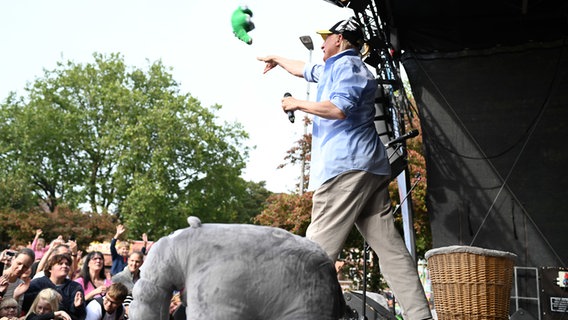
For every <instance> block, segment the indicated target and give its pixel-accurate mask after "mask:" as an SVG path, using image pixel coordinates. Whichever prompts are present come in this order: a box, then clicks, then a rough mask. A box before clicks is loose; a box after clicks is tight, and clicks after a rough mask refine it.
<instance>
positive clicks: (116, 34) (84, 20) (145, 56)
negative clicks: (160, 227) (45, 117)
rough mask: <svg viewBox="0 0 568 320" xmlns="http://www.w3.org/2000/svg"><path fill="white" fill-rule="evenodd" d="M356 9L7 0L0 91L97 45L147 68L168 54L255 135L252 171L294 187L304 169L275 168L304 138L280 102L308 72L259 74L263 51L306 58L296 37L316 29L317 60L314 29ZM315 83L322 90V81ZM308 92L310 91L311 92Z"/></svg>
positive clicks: (187, 88) (257, 0)
mask: <svg viewBox="0 0 568 320" xmlns="http://www.w3.org/2000/svg"><path fill="white" fill-rule="evenodd" d="M239 5H247V6H248V7H249V8H250V9H251V10H252V11H253V18H252V19H253V22H254V23H255V26H256V28H255V30H253V31H251V32H250V33H249V34H250V35H251V36H252V38H253V44H252V45H250V46H249V45H247V44H245V43H244V42H241V41H240V40H238V39H237V38H236V37H235V36H234V35H233V33H232V28H231V14H232V12H233V11H234V10H235V9H236V8H237V7H238V6H239ZM352 14H353V11H352V10H351V9H346V8H340V7H337V6H335V5H333V4H331V3H329V2H326V1H324V0H287V1H274V0H250V1H247V2H238V1H226V0H222V1H212V0H183V1H178V0H160V1H145V0H136V1H134V0H113V1H110V0H97V1H94V0H65V1H64V0H49V1H47V0H36V1H30V0H17V1H2V2H0V39H1V40H2V50H1V51H0V100H2V101H4V99H5V98H6V97H7V96H8V93H9V92H10V91H16V92H17V93H19V94H23V90H22V89H23V88H24V87H25V85H26V83H27V82H32V81H33V80H34V79H35V78H37V77H42V76H43V70H44V69H47V70H53V69H54V68H55V66H56V63H57V62H61V61H68V60H72V61H74V62H76V63H92V62H94V60H93V57H92V54H93V53H94V52H97V53H103V54H109V53H120V54H122V55H123V57H124V60H125V62H126V63H127V65H128V66H131V67H137V68H141V69H145V68H146V67H147V66H148V62H147V61H149V62H150V63H152V62H155V61H157V60H161V61H162V62H163V64H164V65H165V66H167V67H171V68H172V69H173V70H172V74H173V76H174V79H175V80H176V81H177V82H178V83H180V84H181V91H182V92H183V93H190V94H191V95H192V96H194V97H196V98H197V99H198V100H199V101H201V103H202V105H203V106H204V107H209V106H211V105H213V104H220V105H222V106H223V109H222V110H221V111H220V112H219V113H218V116H219V117H220V118H221V119H222V120H226V121H229V122H234V121H237V122H240V123H241V124H243V126H244V128H245V130H246V131H247V132H248V133H249V134H250V140H249V143H248V144H249V145H250V146H251V147H255V149H254V150H253V151H252V152H251V154H250V159H249V162H248V164H247V169H246V171H245V173H244V176H243V177H244V178H245V179H246V180H252V181H256V182H258V181H263V180H264V181H266V182H267V188H268V189H269V190H271V191H274V192H289V191H292V190H294V185H295V184H296V183H298V181H299V176H300V168H299V166H298V167H291V168H288V169H277V168H276V167H277V166H278V165H279V164H281V163H283V162H284V160H283V158H284V157H285V155H286V150H288V149H290V148H291V147H292V146H293V145H294V142H295V141H297V140H298V139H300V138H301V135H302V133H303V127H302V123H301V121H299V120H300V119H301V118H302V117H303V114H301V113H299V114H296V119H298V120H297V121H296V123H295V124H291V123H290V122H289V121H288V119H287V117H286V115H285V114H284V113H283V112H282V109H281V108H280V99H281V97H282V95H283V94H284V92H290V93H292V95H294V96H298V97H301V98H305V97H306V96H307V89H308V86H307V84H306V82H305V81H304V80H303V79H300V78H295V77H292V76H290V75H288V74H287V73H286V72H285V71H283V70H282V69H275V70H272V71H271V72H269V73H268V74H266V75H263V74H262V70H263V68H264V64H263V63H262V62H260V61H257V60H256V57H258V56H264V55H268V54H279V55H283V56H286V57H289V58H294V59H300V60H308V58H309V56H310V55H309V51H308V50H307V49H306V48H305V47H304V46H303V44H302V43H301V42H300V40H299V37H300V36H302V35H309V36H311V37H312V39H313V42H314V46H315V50H314V51H313V54H312V60H313V61H314V62H315V61H321V59H322V53H321V49H320V46H321V44H322V40H321V37H319V36H318V35H317V34H316V31H317V30H320V29H326V28H329V27H331V26H332V25H333V24H334V23H335V22H337V21H339V20H341V19H344V18H347V17H349V16H351V15H352ZM310 88H311V91H313V92H315V85H312V86H311V87H310ZM313 96H314V94H311V95H310V97H313Z"/></svg>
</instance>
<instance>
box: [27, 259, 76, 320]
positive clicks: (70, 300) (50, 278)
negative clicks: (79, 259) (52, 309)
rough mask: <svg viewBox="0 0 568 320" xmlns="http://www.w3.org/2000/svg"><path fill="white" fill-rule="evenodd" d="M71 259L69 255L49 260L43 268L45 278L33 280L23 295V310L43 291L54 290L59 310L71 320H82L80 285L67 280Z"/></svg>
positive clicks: (28, 308) (28, 307)
mask: <svg viewBox="0 0 568 320" xmlns="http://www.w3.org/2000/svg"><path fill="white" fill-rule="evenodd" d="M72 263H73V259H72V258H71V256H70V255H69V254H56V255H52V256H51V257H50V258H49V261H48V263H47V266H46V267H45V270H44V272H45V276H43V277H40V278H35V279H33V280H32V282H31V283H30V288H29V289H28V291H27V292H26V293H25V295H24V304H23V310H24V311H26V312H27V311H29V310H30V307H31V304H32V302H33V301H34V299H35V298H36V296H37V295H38V294H39V292H40V291H41V290H43V289H47V288H51V289H55V290H56V291H57V292H58V293H59V294H60V295H61V303H60V308H59V309H61V310H63V311H65V312H67V314H69V316H71V319H73V320H76V319H84V317H85V315H86V311H85V303H84V300H83V297H84V292H83V288H82V287H81V285H80V284H79V283H77V282H75V281H72V280H70V279H69V278H68V275H69V270H70V269H71V264H72Z"/></svg>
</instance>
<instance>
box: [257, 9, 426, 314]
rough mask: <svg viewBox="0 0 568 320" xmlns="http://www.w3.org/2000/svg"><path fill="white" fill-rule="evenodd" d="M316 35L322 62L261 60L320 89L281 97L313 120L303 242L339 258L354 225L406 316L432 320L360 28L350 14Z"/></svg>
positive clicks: (288, 107)
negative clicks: (397, 212) (406, 234)
mask: <svg viewBox="0 0 568 320" xmlns="http://www.w3.org/2000/svg"><path fill="white" fill-rule="evenodd" d="M318 33H319V34H320V35H321V36H322V38H323V40H324V42H323V44H322V46H321V49H322V50H323V61H324V63H323V64H306V63H304V62H303V61H298V60H292V59H288V58H284V57H281V56H276V55H270V56H266V57H259V58H258V60H260V61H263V62H265V68H264V73H267V72H268V71H270V70H272V69H273V68H275V67H276V66H280V67H281V68H283V69H284V70H286V71H288V72H289V73H290V74H292V75H295V76H297V77H303V78H304V79H305V80H307V81H309V82H316V83H317V84H318V86H317V96H316V97H317V98H316V101H307V100H300V99H296V98H294V97H284V98H283V99H282V109H283V110H284V112H289V111H292V112H294V111H297V110H300V111H303V112H306V113H309V114H312V115H313V129H312V152H311V156H312V158H311V163H310V166H311V167H310V183H309V189H311V190H315V192H314V194H313V199H312V201H313V209H312V217H311V223H310V225H309V226H308V230H307V232H306V237H307V238H309V239H311V240H313V241H315V242H316V243H318V244H319V245H320V246H321V247H322V248H323V249H324V250H325V251H326V252H327V254H328V255H329V257H330V258H331V259H332V260H336V259H337V257H338V255H339V253H340V252H341V249H342V248H343V245H344V243H345V240H346V239H347V236H348V235H349V232H350V231H351V229H352V227H353V225H355V226H356V227H357V228H358V230H359V231H360V232H361V234H362V235H363V237H364V238H365V240H366V241H367V243H369V245H370V246H371V248H373V250H374V251H375V252H376V253H377V255H378V256H379V262H380V268H381V270H382V272H383V276H384V278H385V280H386V281H387V283H388V285H389V287H390V288H391V289H392V290H393V292H394V293H395V296H396V297H397V301H398V302H399V303H400V305H401V307H402V309H403V316H404V318H405V319H411V320H421V319H431V318H432V315H431V313H430V308H429V306H428V302H427V300H426V295H425V294H424V289H423V287H422V284H421V283H420V279H419V277H418V272H417V268H416V264H415V262H414V259H413V258H412V256H411V255H410V254H409V253H408V251H407V249H406V246H405V244H404V241H403V240H402V237H401V236H400V234H399V233H398V231H397V229H396V228H395V226H394V218H393V215H392V211H391V204H390V199H389V193H388V184H389V181H390V174H391V171H390V163H389V160H388V158H387V153H386V149H385V146H384V145H383V143H382V142H381V139H380V137H379V135H378V133H377V131H376V129H375V123H374V118H375V97H376V94H377V89H378V83H377V81H376V80H375V77H374V75H373V74H372V73H371V72H370V71H369V69H368V68H367V67H366V65H365V63H364V62H363V60H362V58H361V56H360V54H359V53H360V50H361V48H362V46H363V44H364V35H363V31H362V28H361V26H360V24H359V23H358V22H357V20H356V19H355V18H354V17H352V18H349V19H346V20H342V21H339V22H338V23H336V24H335V25H333V26H332V27H331V28H330V29H328V30H323V31H318Z"/></svg>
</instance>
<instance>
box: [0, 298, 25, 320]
mask: <svg viewBox="0 0 568 320" xmlns="http://www.w3.org/2000/svg"><path fill="white" fill-rule="evenodd" d="M19 311H20V306H19V305H18V301H16V299H14V298H5V299H3V300H2V301H1V302H0V320H18V315H19V314H20V312H19Z"/></svg>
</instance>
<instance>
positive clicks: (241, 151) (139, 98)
mask: <svg viewBox="0 0 568 320" xmlns="http://www.w3.org/2000/svg"><path fill="white" fill-rule="evenodd" d="M93 57H94V62H93V63H87V64H78V63H74V62H72V61H68V62H66V63H63V62H59V63H58V64H57V68H56V69H55V70H52V71H48V70H45V71H44V76H43V77H42V78H38V79H36V80H35V82H34V83H33V84H31V85H28V86H27V87H26V92H27V96H26V97H21V98H16V97H15V95H14V94H11V95H10V96H9V97H8V98H7V99H6V101H5V102H4V103H2V105H0V176H6V177H17V178H18V179H17V180H15V181H17V184H18V185H17V188H15V190H16V189H17V190H22V191H21V192H23V193H24V195H22V197H21V199H28V197H29V195H30V194H31V195H33V196H34V197H36V198H37V199H38V201H39V202H40V203H41V204H42V205H44V206H45V207H47V208H48V209H49V211H50V212H54V211H56V209H57V208H58V207H59V206H60V205H61V204H64V205H65V207H68V208H69V209H70V210H76V209H77V208H80V207H81V206H84V207H87V208H88V210H89V211H91V212H92V213H93V214H101V213H103V214H106V213H112V214H114V215H115V216H116V218H117V219H119V220H120V221H121V222H123V223H125V224H126V225H127V227H128V230H129V232H130V233H131V234H133V235H139V234H141V233H142V232H147V233H148V234H149V235H151V236H152V237H154V238H157V237H159V236H163V235H165V234H168V233H170V232H171V231H172V230H174V229H177V228H180V227H185V226H187V223H186V218H187V216H189V215H196V216H199V217H201V218H202V219H203V220H205V221H225V222H227V221H231V220H233V219H236V218H238V217H241V218H242V215H243V214H242V212H239V210H242V209H243V208H244V205H243V203H242V202H243V198H242V197H244V196H246V195H248V194H247V192H246V190H247V189H246V188H247V183H246V182H245V181H244V180H243V179H241V178H240V174H241V171H242V169H243V168H244V166H245V161H246V159H247V157H248V151H249V150H248V147H246V146H245V145H244V144H243V141H244V140H245V139H247V138H248V135H247V133H246V132H245V131H244V130H243V129H242V126H241V125H240V124H238V123H232V124H229V123H223V124H219V123H218V122H219V121H218V119H217V117H216V115H215V112H216V111H218V110H219V109H220V108H221V106H219V105H214V106H212V107H210V108H204V107H202V106H201V105H200V103H199V101H197V100H196V99H195V98H193V97H192V96H191V95H190V94H181V93H180V90H179V85H178V83H177V82H176V81H175V80H174V79H173V77H172V75H171V74H170V73H169V70H168V68H166V67H165V66H164V65H163V64H162V63H161V62H160V61H158V62H154V63H152V64H149V66H148V69H147V70H142V69H138V68H129V67H127V66H126V65H125V63H124V61H123V58H122V57H121V56H120V55H119V54H111V55H108V56H105V55H101V54H97V53H95V54H94V55H93ZM4 202H6V203H8V204H9V205H10V206H12V207H13V206H14V204H17V202H18V201H15V200H14V199H12V200H9V201H6V200H4ZM25 203H27V202H25ZM248 214H250V213H248ZM245 215H246V214H245Z"/></svg>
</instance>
